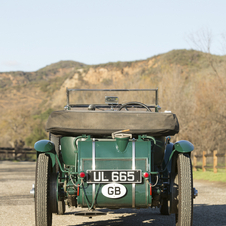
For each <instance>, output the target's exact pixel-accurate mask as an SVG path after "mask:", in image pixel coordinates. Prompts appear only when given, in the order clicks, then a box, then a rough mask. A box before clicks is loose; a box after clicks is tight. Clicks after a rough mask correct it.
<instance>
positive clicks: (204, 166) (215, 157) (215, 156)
mask: <svg viewBox="0 0 226 226" xmlns="http://www.w3.org/2000/svg"><path fill="white" fill-rule="evenodd" d="M208 157H212V158H213V164H212V166H207V164H206V159H207V158H208ZM200 158H202V166H198V165H197V159H200ZM218 158H224V166H218ZM197 168H201V169H202V171H203V172H205V171H206V169H208V168H213V172H214V173H217V169H226V154H225V153H219V154H217V151H213V153H212V154H206V151H203V153H202V155H196V154H193V171H197Z"/></svg>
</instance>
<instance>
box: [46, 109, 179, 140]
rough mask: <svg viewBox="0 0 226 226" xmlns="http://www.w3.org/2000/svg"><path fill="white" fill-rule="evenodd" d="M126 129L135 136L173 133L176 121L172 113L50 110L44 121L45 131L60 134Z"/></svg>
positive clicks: (73, 134) (175, 131) (176, 125)
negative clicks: (45, 122) (47, 117)
mask: <svg viewBox="0 0 226 226" xmlns="http://www.w3.org/2000/svg"><path fill="white" fill-rule="evenodd" d="M125 129H130V133H132V134H134V135H135V134H136V135H138V134H147V135H151V136H168V135H171V136H172V135H174V134H176V133H178V132H179V123H178V120H177V117H176V115H175V114H172V113H159V112H136V111H88V110H84V111H73V110H69V111H54V112H52V113H51V115H50V116H49V119H48V121H47V124H46V130H47V131H48V132H51V133H53V134H56V135H62V136H78V135H81V134H87V135H94V136H106V135H111V134H112V133H113V132H116V131H120V130H125Z"/></svg>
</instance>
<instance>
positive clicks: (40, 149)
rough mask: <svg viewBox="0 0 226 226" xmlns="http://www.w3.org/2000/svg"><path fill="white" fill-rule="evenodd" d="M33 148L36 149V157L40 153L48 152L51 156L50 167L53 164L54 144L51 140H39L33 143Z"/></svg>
mask: <svg viewBox="0 0 226 226" xmlns="http://www.w3.org/2000/svg"><path fill="white" fill-rule="evenodd" d="M34 148H35V150H36V151H37V157H38V155H39V154H40V153H45V154H48V155H49V156H50V158H51V162H52V167H54V166H55V163H56V152H55V145H54V143H53V142H51V141H49V140H39V141H37V142H36V143H35V145H34Z"/></svg>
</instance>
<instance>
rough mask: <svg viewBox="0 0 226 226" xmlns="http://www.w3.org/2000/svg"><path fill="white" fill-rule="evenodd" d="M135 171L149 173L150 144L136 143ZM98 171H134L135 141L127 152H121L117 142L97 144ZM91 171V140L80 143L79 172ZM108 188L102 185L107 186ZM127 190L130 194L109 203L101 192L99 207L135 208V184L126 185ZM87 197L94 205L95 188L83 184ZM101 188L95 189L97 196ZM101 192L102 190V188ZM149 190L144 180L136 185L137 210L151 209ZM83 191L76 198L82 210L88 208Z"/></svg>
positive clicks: (96, 167) (110, 141) (145, 142)
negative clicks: (133, 204) (133, 149)
mask: <svg viewBox="0 0 226 226" xmlns="http://www.w3.org/2000/svg"><path fill="white" fill-rule="evenodd" d="M135 149H136V151H135V153H136V155H135V159H136V160H135V169H140V170H142V173H143V172H146V171H149V172H150V165H151V141H150V140H146V141H143V140H136V141H135ZM95 169H96V170H114V169H117V170H118V169H120V170H127V169H132V140H129V142H128V144H127V146H126V149H125V151H124V152H121V151H118V150H117V148H116V142H115V140H114V139H109V140H106V139H105V140H104V139H100V140H97V141H95ZM87 170H92V140H86V141H80V140H79V141H78V171H79V172H81V171H84V172H86V171H87ZM104 185H105V184H102V185H101V187H102V186H104ZM123 185H124V186H125V187H126V189H127V194H126V195H125V196H124V197H122V198H120V199H109V198H107V197H105V196H103V195H102V193H101V192H99V193H98V194H97V197H96V207H111V208H112V207H115V208H119V207H131V206H132V184H123ZM84 187H86V189H85V193H86V195H87V198H88V200H89V203H90V204H91V203H92V200H93V192H92V184H90V185H88V184H87V183H86V182H84ZM97 189H98V184H96V185H95V192H97ZM100 189H101V188H100ZM149 189H150V186H149V183H148V181H147V180H145V179H144V178H143V179H142V183H139V184H136V185H135V206H136V207H139V208H142V207H143V208H145V207H148V206H149V205H150V204H151V202H152V198H151V197H149V196H150V195H148V194H150V190H149ZM85 193H84V191H83V190H82V189H81V190H80V195H79V196H78V197H77V203H78V205H79V206H81V207H88V205H87V201H86V197H85Z"/></svg>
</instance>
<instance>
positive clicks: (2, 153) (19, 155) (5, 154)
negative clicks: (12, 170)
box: [0, 147, 36, 160]
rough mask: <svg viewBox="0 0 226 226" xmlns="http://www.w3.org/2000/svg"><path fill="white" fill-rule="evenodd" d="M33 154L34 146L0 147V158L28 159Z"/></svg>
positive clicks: (34, 152)
mask: <svg viewBox="0 0 226 226" xmlns="http://www.w3.org/2000/svg"><path fill="white" fill-rule="evenodd" d="M35 154H36V151H35V149H34V148H9V147H0V160H29V159H30V155H35Z"/></svg>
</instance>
